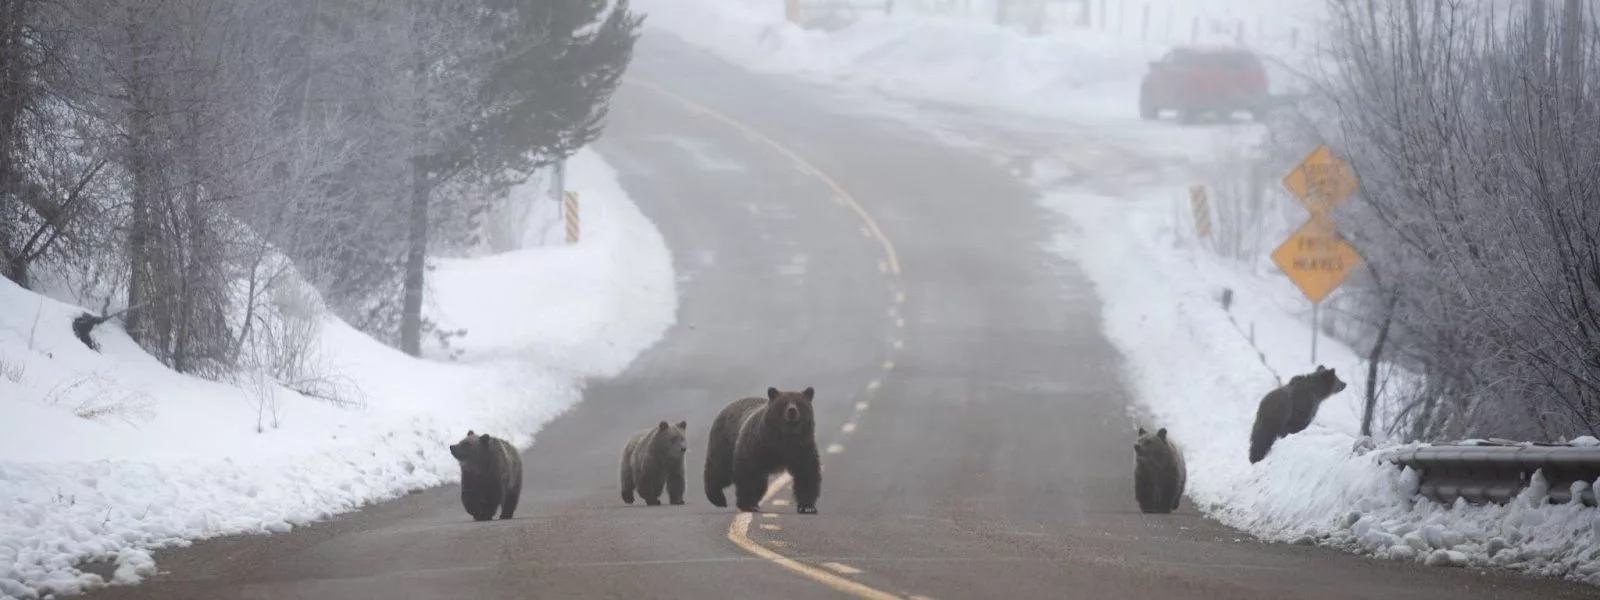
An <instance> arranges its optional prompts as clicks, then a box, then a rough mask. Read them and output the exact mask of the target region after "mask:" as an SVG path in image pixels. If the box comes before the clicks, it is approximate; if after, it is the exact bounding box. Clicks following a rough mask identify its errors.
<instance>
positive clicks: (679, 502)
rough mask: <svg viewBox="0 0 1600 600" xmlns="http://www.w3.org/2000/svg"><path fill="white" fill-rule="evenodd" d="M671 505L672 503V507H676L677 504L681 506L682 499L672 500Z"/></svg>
mask: <svg viewBox="0 0 1600 600" xmlns="http://www.w3.org/2000/svg"><path fill="white" fill-rule="evenodd" d="M672 503H673V504H674V505H678V504H683V498H679V499H677V500H673V501H672Z"/></svg>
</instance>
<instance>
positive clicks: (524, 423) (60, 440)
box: [0, 150, 677, 598]
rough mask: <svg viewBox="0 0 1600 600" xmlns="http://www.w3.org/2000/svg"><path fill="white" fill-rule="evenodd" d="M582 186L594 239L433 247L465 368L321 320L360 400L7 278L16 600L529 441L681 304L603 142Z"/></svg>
mask: <svg viewBox="0 0 1600 600" xmlns="http://www.w3.org/2000/svg"><path fill="white" fill-rule="evenodd" d="M568 187H569V188H570V189H574V190H576V191H578V192H579V193H580V194H581V200H582V203H583V204H582V215H583V226H584V230H583V238H582V241H581V243H579V244H577V245H575V246H564V245H554V246H549V247H527V248H524V249H521V250H515V251H512V252H507V253H502V254H497V255H492V256H487V257H481V258H473V259H450V260H444V259H441V260H437V261H434V262H435V264H436V265H437V269H436V270H435V271H434V273H433V280H432V282H431V284H430V286H431V288H432V289H431V291H430V294H431V295H430V297H429V299H428V303H427V304H428V308H427V310H428V311H429V313H430V314H431V315H432V317H433V318H435V319H436V320H438V321H439V322H440V324H441V326H442V327H443V328H445V329H457V328H465V329H467V331H468V334H467V336H466V337H465V338H464V339H461V340H456V341H455V342H454V343H453V346H454V347H457V348H460V349H461V350H463V351H464V353H463V354H462V356H461V357H460V360H458V361H456V362H443V361H431V360H417V359H413V358H411V357H408V356H405V355H404V354H401V353H399V352H397V351H394V350H392V349H390V348H388V347H386V346H382V345H380V344H378V343H377V342H375V341H373V340H372V339H370V338H368V337H366V336H365V335H363V334H361V333H359V332H357V331H355V330H353V329H352V328H350V327H349V326H348V325H345V324H344V323H343V322H342V321H339V320H338V319H336V318H333V317H331V316H326V315H320V316H319V317H318V318H317V321H319V323H320V330H319V333H317V334H316V335H317V339H316V341H315V343H314V345H313V346H314V348H315V350H316V354H317V355H318V357H319V362H320V363H321V365H320V366H321V368H322V370H323V372H324V373H326V374H328V375H329V376H330V377H334V378H337V379H338V381H339V382H340V385H341V386H342V387H343V388H344V389H347V390H352V391H354V393H355V395H356V396H358V397H359V399H360V400H361V402H360V404H359V405H358V406H352V407H344V408H339V407H334V406H331V405H329V404H328V403H326V402H323V401H321V400H317V399H312V398H307V397H304V396H301V395H299V394H297V393H295V392H292V391H289V390H287V389H284V388H275V387H274V386H265V387H261V386H251V385H249V383H248V382H245V383H244V384H243V385H240V386H232V385H227V384H224V383H216V382H210V381H205V380H201V379H198V378H194V377H189V376H184V375H180V374H177V373H175V372H173V371H170V370H167V369H166V368H164V367H162V366H161V365H160V364H159V363H157V362H156V361H155V360H154V359H153V358H151V357H150V356H149V355H147V354H145V353H144V352H143V351H142V350H141V349H140V348H139V347H138V346H137V345H135V344H134V343H133V342H132V341H131V340H130V339H128V337H127V336H126V335H125V334H124V333H122V331H121V330H120V329H116V328H115V327H111V326H106V327H102V328H101V329H100V330H98V331H97V334H96V335H97V338H98V339H99V341H100V343H101V345H102V352H100V353H96V352H93V351H91V350H89V349H88V348H86V347H84V346H83V344H81V343H80V342H78V340H76V339H74V338H73V337H72V335H71V333H70V331H69V328H68V327H67V323H68V322H70V320H71V319H72V318H73V317H74V316H76V315H77V314H78V313H79V312H81V309H79V308H78V307H74V306H70V305H67V304H63V303H60V302H56V301H54V300H49V299H45V298H44V297H42V296H39V295H36V294H33V293H31V292H28V291H26V290H22V289H21V288H18V287H16V286H15V285H13V284H11V283H10V282H8V281H4V280H0V414H3V415H4V418H0V598H11V597H16V598H33V597H38V596H39V595H41V594H42V593H44V592H45V591H53V592H57V593H70V592H76V591H81V590H83V589H86V588H91V587H94V586H97V585H101V584H103V583H106V582H105V581H103V580H102V579H101V578H100V577H99V576H97V575H93V574H88V573H84V572H82V571H80V570H79V569H77V568H75V566H74V565H76V564H78V563H79V562H81V561H85V560H114V561H115V574H114V576H113V577H112V578H111V582H113V583H133V582H137V581H138V580H139V579H140V578H142V577H146V576H149V575H151V574H153V573H155V568H156V567H155V564H154V562H153V561H152V558H151V553H150V551H151V550H153V549H157V548H161V547H164V546H176V545H184V544H187V543H188V541H190V540H194V539H202V538H208V537H214V536H221V535H230V534H251V533H276V532H283V531H287V530H289V529H291V528H293V527H294V526H297V525H304V524H306V523H309V522H312V521H314V520H317V519H321V518H325V517H328V516H331V515H334V514H338V513H342V512H346V511H350V510H355V509H358V508H361V507H362V506H365V505H368V504H371V503H373V502H378V501H382V500H386V499H391V498H395V497H398V496H401V495H403V494H405V493H407V492H409V491H413V490H417V489H422V488H427V487H432V486H438V485H442V484H448V483H453V482H454V481H455V480H456V479H457V478H458V476H459V473H458V470H457V467H456V465H455V462H454V460H453V459H451V457H450V456H449V454H448V452H447V451H446V450H445V446H446V445H448V444H449V443H452V442H454V441H455V440H457V439H459V438H460V436H461V435H463V434H464V433H465V432H466V431H467V430H468V429H475V430H477V431H482V432H489V433H492V434H495V435H499V436H503V437H506V438H507V439H509V440H511V441H512V442H513V443H514V444H516V445H517V446H518V447H522V448H526V447H527V446H528V445H529V444H530V443H531V442H532V439H533V436H534V435H535V434H536V433H537V431H538V430H539V428H540V427H542V426H543V425H544V424H545V423H547V422H548V421H549V420H550V419H552V418H554V417H555V416H556V415H558V414H560V413H561V412H562V411H564V410H566V409H567V408H569V407H570V406H572V405H573V404H574V403H576V402H577V401H579V400H580V399H581V395H582V388H583V382H584V379H585V378H588V377H605V376H610V375H615V374H617V373H619V372H621V371H622V370H623V369H624V368H626V366H627V365H628V364H629V363H630V362H631V361H632V360H633V358H634V357H635V356H637V355H638V353H640V352H641V351H643V350H644V349H646V348H648V347H649V346H651V345H652V344H654V343H656V342H657V341H658V340H659V339H660V338H661V337H662V336H663V335H664V334H665V332H666V330H667V328H668V327H669V326H670V325H671V324H672V322H673V321H674V320H675V318H676V311H677V297H676V289H675V279H674V274H673V270H672V264H671V255H670V254H669V253H668V251H667V248H666V245H665V242H664V241H663V240H662V238H661V235H660V233H659V232H658V231H657V230H656V229H655V227H654V225H653V224H651V223H650V222H649V220H648V219H647V218H646V217H645V216H644V215H643V214H642V213H640V212H639V210H638V209H637V207H636V206H634V204H633V202H632V201H631V200H630V199H629V198H628V197H627V196H626V195H625V194H624V193H623V191H622V189H621V188H620V186H619V185H618V184H617V182H616V178H615V173H614V172H613V171H612V170H611V168H610V167H609V166H608V165H607V164H605V162H604V161H603V160H602V159H601V158H600V157H599V156H598V155H597V154H595V153H594V152H593V151H592V150H584V151H583V152H580V153H579V154H578V155H577V156H575V157H573V159H572V160H571V161H570V162H569V165H568ZM513 196H514V197H517V198H525V199H527V201H530V202H531V201H535V199H536V198H539V197H540V196H539V192H537V191H536V190H534V189H532V187H531V186H528V187H525V188H521V189H518V190H514V191H513ZM532 212H535V213H537V212H539V211H532ZM529 225H530V226H533V227H541V228H542V227H545V226H548V225H549V223H548V222H546V221H538V222H533V221H532V220H530V223H529ZM540 233H542V232H540ZM532 237H537V236H532ZM318 310H320V309H318ZM258 425H260V426H261V428H262V431H261V432H259V433H258V432H257V428H258Z"/></svg>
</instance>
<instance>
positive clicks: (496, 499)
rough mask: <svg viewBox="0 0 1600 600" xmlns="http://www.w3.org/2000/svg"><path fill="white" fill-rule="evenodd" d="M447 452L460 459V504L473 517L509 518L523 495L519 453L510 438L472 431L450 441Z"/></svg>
mask: <svg viewBox="0 0 1600 600" xmlns="http://www.w3.org/2000/svg"><path fill="white" fill-rule="evenodd" d="M450 455H451V456H454V457H456V462H458V463H461V505H462V506H464V507H466V509H467V514H469V515H472V520H474V521H488V520H490V519H493V518H494V511H495V510H496V509H499V510H500V518H502V519H509V518H511V515H512V513H515V512H517V498H519V497H521V496H522V456H521V455H519V454H517V449H516V448H515V447H513V446H512V445H511V443H510V442H507V441H505V440H502V439H500V438H497V437H490V436H489V434H487V433H486V434H483V435H478V434H474V433H473V432H471V431H468V432H467V437H464V438H461V441H459V442H456V443H455V444H451V445H450Z"/></svg>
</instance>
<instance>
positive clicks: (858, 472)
mask: <svg viewBox="0 0 1600 600" xmlns="http://www.w3.org/2000/svg"><path fill="white" fill-rule="evenodd" d="M636 56H637V59H636V61H635V66H634V67H633V70H632V73H633V75H634V76H635V81H636V83H633V84H630V85H628V86H625V87H624V88H623V89H622V90H620V91H619V92H618V93H617V95H616V97H615V99H614V104H613V112H612V117H611V124H610V126H609V128H608V130H607V133H606V135H605V137H604V138H603V140H602V141H601V144H600V149H601V151H602V153H604V154H605V155H606V157H607V158H608V159H609V160H610V161H611V162H612V163H613V164H614V165H615V166H616V167H617V168H618V170H619V172H620V173H621V174H622V176H623V184H624V186H625V187H626V188H627V190H628V191H629V192H630V194H632V195H633V197H634V198H635V199H636V200H637V201H638V202H639V203H640V205H641V208H642V209H643V210H644V212H645V213H646V214H648V215H649V216H650V217H651V218H652V219H654V220H655V222H656V223H657V225H658V226H659V227H660V228H661V231H662V233H663V234H664V235H665V237H666V239H667V242H668V244H669V245H670V246H671V248H672V251H673V255H674V262H675V264H676V266H677V268H678V271H679V279H680V291H681V293H682V300H681V304H680V306H681V309H680V314H679V323H678V324H677V325H676V326H675V327H674V328H673V329H672V330H671V331H670V332H669V333H668V335H667V337H666V339H665V340H663V341H662V343H660V344H659V345H657V346H656V347H655V348H652V349H651V350H649V351H647V352H646V353H645V354H643V355H642V356H641V357H640V358H639V359H638V360H637V361H636V363H635V364H634V365H632V367H631V368H630V369H629V370H628V371H627V372H626V373H625V374H624V375H622V376H621V377H619V378H617V379H615V380H609V381H597V382H592V383H591V384H590V386H589V388H588V390H587V392H586V394H585V399H584V401H583V402H582V403H581V404H580V405H579V406H578V407H576V408H574V409H573V410H572V411H570V412H568V413H567V414H565V415H563V416H562V417H560V418H558V419H557V420H555V421H554V422H552V423H550V424H549V425H548V426H547V427H546V428H545V429H544V431H543V432H541V433H540V434H539V436H538V439H537V440H536V442H535V444H534V446H533V447H532V449H531V450H529V451H528V453H527V455H526V458H525V463H524V466H525V471H526V472H525V475H524V480H525V482H526V483H525V489H524V492H523V497H522V506H521V508H519V510H518V513H517V518H516V519H515V520H511V521H495V522H490V523H473V522H471V521H470V520H469V519H468V518H467V516H466V514H465V513H464V512H463V510H462V508H461V506H460V504H459V501H458V500H457V496H456V493H457V489H456V488H455V487H453V486H452V487H446V488H442V489H437V490H430V491H427V492H422V493H418V494H413V495H411V496H408V497H406V498H403V499H400V500H397V501H394V502H389V503H385V504H382V505H378V506H375V507H373V508H370V509H368V510H365V511H361V512H358V513H354V514H351V515H346V516H344V517H341V518H338V519H334V520H332V521H329V522H325V523H320V524H316V525H313V526H310V527H305V528H301V529H296V530H294V531H292V532H290V533H286V534H282V535H276V536H268V537H241V538H226V539H219V540H212V541H207V542H202V543H198V544H196V545H194V546H192V547H190V548H185V549H179V550H173V551H169V552H163V553H160V554H158V556H157V560H158V563H159V565H160V567H161V568H162V569H163V574H162V575H161V576H159V577H157V578H155V579H154V580H153V581H151V582H149V583H147V584H145V585H141V586H136V587H131V588H114V589H110V590H105V591H103V592H98V593H95V594H93V595H92V597H96V598H141V599H145V598H150V599H153V598H161V599H187V598H195V599H207V600H225V599H234V598H239V599H243V598H273V599H297V598H317V599H367V598H371V599H392V600H403V599H421V598H466V597H472V598H562V599H566V598H627V599H629V600H639V599H645V598H757V597H777V598H796V599H810V598H848V597H853V596H858V597H906V598H913V597H924V598H935V599H939V600H946V599H957V598H1094V599H1122V598H1129V599H1131V598H1228V599H1253V598H1261V599H1268V598H1270V599H1275V600H1276V599H1284V598H1312V599H1328V598H1383V599H1386V600H1389V599H1406V598H1417V599H1422V598H1428V599H1436V598H1451V597H1465V598H1529V599H1533V598H1538V599H1540V600H1549V599H1552V598H1593V597H1594V596H1595V592H1594V589H1593V588H1589V587H1582V586H1578V585H1574V584H1566V583H1562V582H1555V581H1546V580H1534V579H1527V578H1522V577H1517V576H1513V575H1508V574H1503V573H1492V574H1483V573H1475V572H1471V571H1466V570H1450V569H1428V568H1421V567H1414V566H1409V565H1402V564H1398V563H1391V562H1379V561H1371V560H1367V559H1363V558H1360V557H1356V556H1352V555H1347V554H1344V553H1340V552H1337V551H1332V550H1327V549H1318V548H1308V547H1297V546H1283V545H1268V544H1262V543H1258V542H1255V541H1252V540H1250V539H1249V538H1248V536H1245V535H1243V534H1240V533H1238V532H1236V531H1232V530H1230V529H1227V528H1225V527H1223V526H1221V525H1219V524H1217V523H1215V522H1213V521H1210V520H1207V519H1205V518H1203V517H1201V516H1200V515H1198V514H1197V513H1195V512H1194V510H1193V509H1192V508H1191V507H1189V505H1188V503H1187V501H1186V502H1185V503H1184V506H1183V509H1182V510H1180V511H1179V512H1178V513H1176V514H1173V515H1161V516H1153V515H1144V514H1141V513H1139V512H1138V510H1137V507H1136V505H1135V503H1134V501H1133V490H1132V481H1131V470H1132V430H1133V428H1134V427H1135V423H1134V421H1133V419H1132V418H1131V417H1130V416H1129V413H1128V409H1127V403H1128V400H1129V398H1128V393H1127V391H1126V388H1125V387H1124V385H1123V383H1122V382H1121V380H1120V378H1119V364H1118V363H1119V360H1120V357H1119V356H1118V355H1117V353H1116V351H1115V350H1114V349H1113V348H1112V347H1111V345H1110V344H1109V343H1108V342H1107V341H1106V340H1105V339H1104V338H1103V337H1102V335H1101V333H1100V332H1099V306H1098V304H1097V303H1098V300H1097V299H1096V298H1095V296H1094V294H1093V292H1092V289H1091V288H1090V287H1089V285H1088V283H1087V282H1086V281H1085V279H1084V278H1083V276H1082V275H1081V274H1080V273H1079V272H1078V271H1077V269H1076V268H1075V267H1074V266H1073V265H1072V264H1069V263H1064V262H1062V261H1061V260H1059V259H1057V258H1055V257H1053V256H1051V255H1050V254H1048V253H1047V252H1046V251H1045V250H1043V249H1042V246H1043V244H1044V243H1045V242H1047V241H1048V239H1049V237H1050V236H1051V235H1052V230H1051V222H1050V219H1051V218H1052V217H1049V216H1047V215H1046V214H1045V213H1044V212H1043V211H1042V210H1041V209H1039V208H1036V207H1035V206H1034V204H1033V203H1032V201H1031V200H1030V191H1029V190H1028V189H1027V188H1025V187H1024V186H1023V185H1022V184H1020V183H1019V182H1018V181H1016V179H1015V178H1014V177H1013V176H1012V175H1010V174H1009V173H1007V172H1006V171H1005V170H1004V169H1003V168H1001V167H998V166H994V165H993V164H992V161H990V160H988V159H986V158H983V157H980V156H977V155H975V154H973V153H972V152H970V151H968V150H961V149H957V148H952V147H950V146H947V145H945V144H942V143H940V142H939V141H938V140H937V139H935V138H933V137H930V136H929V135H928V134H927V133H926V132H925V131H924V130H919V129H917V128H914V127H908V126H907V125H905V124H904V123H897V122H895V121H894V120H891V119H882V118H877V117H874V116H872V115H871V114H869V113H865V112H860V111H857V110H855V109H854V107H851V106H849V105H848V104H847V103H844V102H841V101H840V99H839V97H837V96H836V95H835V94H832V93H829V92H825V91H820V90H814V89H810V88H808V87H806V86H804V85H802V84H799V83H796V82H790V81H784V80H778V79H772V78H766V77H760V76H755V75H751V74H748V73H744V72H742V71H739V70H737V69H734V68H731V67H729V66H727V65H726V64H723V63H720V62H718V61H716V60H715V59H712V58H710V57H708V56H707V55H705V54H703V53H700V52H698V51H694V50H691V49H688V48H687V47H686V46H684V45H682V44H679V43H676V42H673V41H671V40H662V39H646V40H645V41H643V42H641V45H640V47H639V50H638V52H637V54H636ZM685 100H686V101H687V102H685ZM768 386H777V387H780V388H786V389H799V388H802V387H805V386H815V387H816V388H817V393H818V397H817V401H816V406H817V410H816V412H817V416H818V421H819V423H818V436H819V438H820V441H821V442H822V443H823V444H824V445H825V446H833V447H832V448H831V449H830V451H829V452H828V453H826V454H824V455H823V462H824V465H825V466H824V469H825V471H824V477H823V493H822V498H821V500H820V502H819V504H818V507H819V510H820V514H818V515H799V514H795V512H794V507H793V506H792V505H785V504H780V503H781V502H782V501H783V500H786V499H788V498H789V493H788V491H787V490H781V491H779V492H778V493H776V495H775V498H774V499H773V500H771V501H769V502H768V503H767V504H766V508H767V510H768V511H769V512H768V513H767V514H763V515H760V516H759V517H757V518H754V519H750V518H748V517H746V518H745V519H741V520H736V518H735V513H734V511H733V510H732V509H717V508H715V507H712V506H711V505H710V504H708V503H707V502H706V500H705V497H704V494H703V493H702V490H701V485H700V479H699V472H700V466H701V461H702V460H703V458H704V455H703V453H702V452H701V451H702V450H703V449H704V446H705V437H704V436H705V433H706V425H708V424H709V422H710V421H711V419H712V418H713V417H714V415H715V414H716V412H717V411H718V410H719V409H720V408H721V407H722V406H723V405H725V404H726V403H727V402H729V401H731V400H733V399H735V398H738V397H740V396H744V395H752V394H760V393H762V391H763V390H765V389H766V388H767V387H768ZM662 419H672V420H677V419H687V420H688V421H689V427H690V430H689V431H690V434H691V437H690V440H691V449H690V456H689V460H690V465H689V470H690V483H689V490H688V492H687V498H688V502H689V503H688V505H686V506H659V507H645V506H643V505H642V504H636V505H633V506H628V505H624V504H622V502H621V501H620V499H619V497H618V490H617V481H616V469H617V460H618V456H619V451H620V448H621V446H622V444H623V443H624V442H625V440H626V439H627V437H628V436H629V435H630V434H631V433H633V432H635V431H637V430H638V429H640V428H642V427H645V426H647V425H650V424H652V423H655V422H656V421H659V420H662ZM1190 435H1193V434H1192V433H1191V434H1190ZM440 451H441V452H444V451H445V449H444V448H440ZM746 520H747V521H749V522H744V523H741V522H740V521H746ZM731 525H732V526H733V527H732V530H733V531H732V533H730V526H731ZM735 539H737V540H739V543H736V542H735V541H734V540H735ZM841 581H848V582H853V583H848V584H847V583H841Z"/></svg>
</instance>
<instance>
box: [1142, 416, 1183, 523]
mask: <svg viewBox="0 0 1600 600" xmlns="http://www.w3.org/2000/svg"><path fill="white" fill-rule="evenodd" d="M1133 456H1134V462H1133V497H1134V500H1137V501H1139V510H1141V511H1144V512H1147V513H1169V512H1172V511H1175V510H1178V503H1179V502H1181V501H1182V500H1183V487H1184V484H1186V483H1187V482H1188V480H1189V472H1188V467H1187V465H1185V464H1184V461H1183V450H1182V449H1180V448H1178V445H1177V444H1174V443H1172V440H1170V439H1167V430H1166V428H1161V429H1159V430H1157V431H1156V432H1155V434H1154V435H1152V434H1150V432H1148V431H1145V430H1144V428H1143V427H1140V428H1139V437H1138V438H1136V439H1135V440H1134V442H1133Z"/></svg>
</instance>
